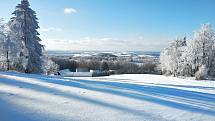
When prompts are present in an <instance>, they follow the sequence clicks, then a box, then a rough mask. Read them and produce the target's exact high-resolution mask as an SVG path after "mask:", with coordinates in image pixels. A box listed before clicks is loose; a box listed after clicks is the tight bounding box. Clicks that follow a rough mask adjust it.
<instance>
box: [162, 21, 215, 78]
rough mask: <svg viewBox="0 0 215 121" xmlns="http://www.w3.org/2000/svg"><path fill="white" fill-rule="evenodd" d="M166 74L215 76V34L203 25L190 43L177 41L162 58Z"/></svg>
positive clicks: (200, 76)
mask: <svg viewBox="0 0 215 121" xmlns="http://www.w3.org/2000/svg"><path fill="white" fill-rule="evenodd" d="M160 62H161V68H162V71H163V72H164V73H167V74H170V75H174V76H197V78H203V77H205V76H206V75H211V76H215V71H214V70H215V32H214V30H213V29H212V27H211V25H210V24H203V25H202V26H201V28H200V29H199V30H198V31H196V32H195V33H194V36H193V37H192V38H191V39H189V41H185V39H184V40H183V41H182V40H176V41H174V42H172V43H171V45H170V46H169V47H168V48H166V49H165V50H164V51H163V52H162V53H161V56H160ZM205 70H207V71H205Z"/></svg>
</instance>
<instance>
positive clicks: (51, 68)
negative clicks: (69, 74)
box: [43, 56, 59, 75]
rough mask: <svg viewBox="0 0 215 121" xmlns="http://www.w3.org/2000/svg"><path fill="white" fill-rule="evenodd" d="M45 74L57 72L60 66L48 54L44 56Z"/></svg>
mask: <svg viewBox="0 0 215 121" xmlns="http://www.w3.org/2000/svg"><path fill="white" fill-rule="evenodd" d="M43 60H44V62H43V74H45V75H50V74H55V73H57V71H58V69H59V66H58V65H57V64H56V63H55V62H53V61H52V60H51V59H50V58H48V57H47V56H44V59H43Z"/></svg>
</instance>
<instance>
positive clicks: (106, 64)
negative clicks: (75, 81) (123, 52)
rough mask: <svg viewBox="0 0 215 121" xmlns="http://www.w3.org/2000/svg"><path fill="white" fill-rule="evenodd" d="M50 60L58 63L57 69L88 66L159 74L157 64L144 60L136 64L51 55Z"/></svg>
mask: <svg viewBox="0 0 215 121" xmlns="http://www.w3.org/2000/svg"><path fill="white" fill-rule="evenodd" d="M52 60H53V61H54V62H55V63H57V64H58V65H59V69H60V70H63V69H70V70H71V71H75V69H76V68H77V67H84V68H88V69H89V70H100V71H108V70H114V72H115V74H146V73H147V74H160V71H159V69H158V64H157V63H154V62H145V63H144V64H139V65H138V64H136V63H132V62H128V61H113V60H103V61H102V60H101V61H99V60H94V59H90V60H81V61H80V60H73V59H69V58H61V57H53V58H52Z"/></svg>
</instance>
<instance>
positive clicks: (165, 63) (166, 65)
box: [160, 38, 186, 76]
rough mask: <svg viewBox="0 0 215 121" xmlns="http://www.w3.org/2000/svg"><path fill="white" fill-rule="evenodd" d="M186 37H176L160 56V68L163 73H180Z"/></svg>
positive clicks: (175, 74)
mask: <svg viewBox="0 0 215 121" xmlns="http://www.w3.org/2000/svg"><path fill="white" fill-rule="evenodd" d="M185 46H186V39H179V38H177V39H176V40H175V41H173V42H172V43H171V44H170V46H169V47H168V48H166V49H165V50H164V51H163V52H162V53H161V56H160V62H161V68H162V70H163V72H164V73H166V74H170V75H174V76H177V75H179V74H180V72H181V70H180V65H181V56H182V53H183V49H184V48H183V47H185Z"/></svg>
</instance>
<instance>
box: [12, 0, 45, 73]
mask: <svg viewBox="0 0 215 121" xmlns="http://www.w3.org/2000/svg"><path fill="white" fill-rule="evenodd" d="M12 14H13V15H14V17H13V18H11V20H10V22H9V28H10V39H11V40H12V41H17V43H19V46H20V48H18V49H19V50H20V51H21V52H20V53H19V54H18V56H19V61H20V63H22V65H23V63H24V65H26V67H25V72H26V73H42V72H43V70H42V65H43V57H42V56H43V50H44V47H43V45H41V44H40V41H41V39H40V38H39V37H38V36H39V33H38V31H37V29H39V25H38V22H37V20H38V19H37V17H36V12H35V11H33V10H32V9H31V8H30V4H29V2H28V0H22V1H21V3H20V4H18V5H17V6H16V9H15V11H14V12H13V13H12ZM23 57H24V58H25V59H23ZM26 60H27V61H26Z"/></svg>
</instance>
